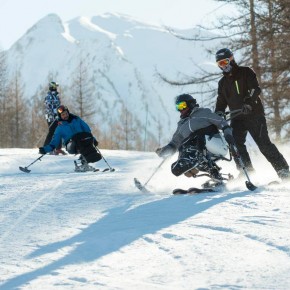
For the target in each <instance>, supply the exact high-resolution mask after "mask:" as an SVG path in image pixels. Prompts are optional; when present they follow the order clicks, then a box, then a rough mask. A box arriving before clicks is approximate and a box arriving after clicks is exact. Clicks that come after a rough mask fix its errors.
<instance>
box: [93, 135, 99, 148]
mask: <svg viewBox="0 0 290 290" xmlns="http://www.w3.org/2000/svg"><path fill="white" fill-rule="evenodd" d="M98 145H99V142H98V140H97V139H96V138H95V137H94V146H95V147H97V146H98Z"/></svg>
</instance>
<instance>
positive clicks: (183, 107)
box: [175, 101, 187, 111]
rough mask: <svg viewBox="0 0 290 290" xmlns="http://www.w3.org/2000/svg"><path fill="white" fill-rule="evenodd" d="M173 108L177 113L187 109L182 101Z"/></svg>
mask: <svg viewBox="0 0 290 290" xmlns="http://www.w3.org/2000/svg"><path fill="white" fill-rule="evenodd" d="M175 106H176V110H177V111H182V110H184V109H186V108H187V104H186V102H184V101H183V102H179V103H177V104H176V105H175Z"/></svg>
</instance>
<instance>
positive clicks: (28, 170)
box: [19, 154, 46, 173]
mask: <svg viewBox="0 0 290 290" xmlns="http://www.w3.org/2000/svg"><path fill="white" fill-rule="evenodd" d="M44 155H46V154H42V155H41V156H40V157H38V158H37V159H35V160H34V161H33V162H32V163H30V164H29V165H27V166H25V167H21V166H19V169H20V170H21V171H23V172H25V173H29V172H30V171H31V170H30V169H28V167H29V166H31V165H32V164H34V163H35V162H36V161H38V160H39V161H41V158H42V157H43V156H44Z"/></svg>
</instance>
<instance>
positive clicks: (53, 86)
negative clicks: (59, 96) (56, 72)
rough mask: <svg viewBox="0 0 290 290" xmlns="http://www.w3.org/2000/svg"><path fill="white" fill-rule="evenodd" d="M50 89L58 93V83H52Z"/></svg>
mask: <svg viewBox="0 0 290 290" xmlns="http://www.w3.org/2000/svg"><path fill="white" fill-rule="evenodd" d="M48 87H49V90H50V91H57V87H58V83H56V82H50V83H49V86H48Z"/></svg>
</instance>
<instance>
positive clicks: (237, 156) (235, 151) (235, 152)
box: [230, 144, 257, 191]
mask: <svg viewBox="0 0 290 290" xmlns="http://www.w3.org/2000/svg"><path fill="white" fill-rule="evenodd" d="M230 148H231V151H232V154H233V155H234V158H235V159H236V160H237V161H238V162H239V165H240V166H241V167H242V169H243V171H244V173H245V176H246V178H247V181H246V182H245V183H246V186H247V188H248V189H249V190H251V191H253V190H255V189H257V186H255V185H254V184H253V183H252V182H251V180H250V177H249V174H248V171H247V169H246V166H245V164H244V162H243V160H242V158H241V156H240V154H239V151H238V149H237V147H236V145H235V144H232V145H231V146H230Z"/></svg>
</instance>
